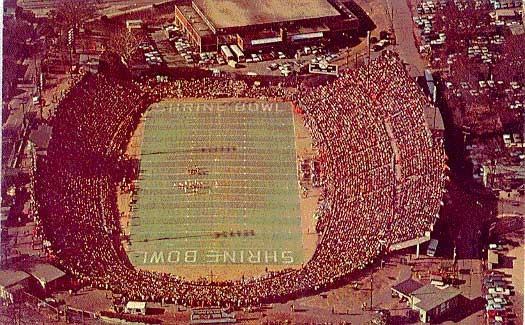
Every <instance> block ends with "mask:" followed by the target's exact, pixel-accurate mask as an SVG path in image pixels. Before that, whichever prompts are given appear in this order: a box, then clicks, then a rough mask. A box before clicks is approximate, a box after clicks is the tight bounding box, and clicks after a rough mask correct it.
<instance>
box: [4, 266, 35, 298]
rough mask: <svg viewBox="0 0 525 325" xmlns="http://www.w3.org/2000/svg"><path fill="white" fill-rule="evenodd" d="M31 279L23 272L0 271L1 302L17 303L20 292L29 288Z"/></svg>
mask: <svg viewBox="0 0 525 325" xmlns="http://www.w3.org/2000/svg"><path fill="white" fill-rule="evenodd" d="M29 279H30V276H29V274H27V273H25V272H22V271H13V270H0V302H1V303H3V304H7V305H9V304H11V303H13V302H16V301H17V296H18V294H19V293H20V291H23V290H24V289H25V288H27V287H28V286H29Z"/></svg>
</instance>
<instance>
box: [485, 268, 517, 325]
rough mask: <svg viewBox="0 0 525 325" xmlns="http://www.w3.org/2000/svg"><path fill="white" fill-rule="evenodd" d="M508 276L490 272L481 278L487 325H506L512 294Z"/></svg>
mask: <svg viewBox="0 0 525 325" xmlns="http://www.w3.org/2000/svg"><path fill="white" fill-rule="evenodd" d="M507 278H508V276H507V275H506V274H505V273H503V272H499V271H490V272H489V273H487V274H486V275H485V276H484V277H483V288H484V291H485V301H486V303H485V312H486V319H487V323H488V324H494V325H495V324H506V323H507V318H508V317H507V316H508V314H509V312H510V311H511V306H510V301H509V297H510V295H511V294H512V291H511V283H510V281H509V280H508V279H507Z"/></svg>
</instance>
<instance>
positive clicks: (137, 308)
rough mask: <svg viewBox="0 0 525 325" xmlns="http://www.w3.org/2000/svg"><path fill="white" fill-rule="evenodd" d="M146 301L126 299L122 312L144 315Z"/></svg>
mask: <svg viewBox="0 0 525 325" xmlns="http://www.w3.org/2000/svg"><path fill="white" fill-rule="evenodd" d="M146 308H147V306H146V302H145V301H128V303H127V304H126V307H124V312H125V313H128V314H133V315H146Z"/></svg>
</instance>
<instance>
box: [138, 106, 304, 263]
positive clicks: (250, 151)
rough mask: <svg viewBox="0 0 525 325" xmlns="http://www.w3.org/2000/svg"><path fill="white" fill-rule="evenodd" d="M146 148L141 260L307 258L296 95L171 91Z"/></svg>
mask: <svg viewBox="0 0 525 325" xmlns="http://www.w3.org/2000/svg"><path fill="white" fill-rule="evenodd" d="M141 148H142V149H141V167H140V168H141V173H140V177H139V181H138V182H137V187H138V188H139V190H138V197H137V203H136V205H135V206H134V209H133V216H134V217H133V218H132V219H131V220H130V233H131V245H130V247H129V250H128V255H129V256H130V259H131V260H132V262H133V264H134V265H136V266H137V267H146V268H148V267H156V266H161V265H164V266H166V267H168V268H169V267H170V266H173V267H174V268H177V267H180V266H182V265H209V266H211V265H220V264H223V265H224V264H226V265H232V264H233V265H240V264H245V265H246V266H255V265H260V266H266V265H282V266H285V265H289V266H292V265H297V264H300V263H302V262H303V260H304V253H303V249H302V230H301V213H300V210H299V193H298V190H299V187H298V183H297V170H296V168H297V167H296V166H297V165H296V149H295V142H294V127H293V119H292V110H291V107H290V105H289V104H287V103H276V102H272V103H263V102H233V103H232V102H206V103H203V102H187V103H181V102H170V101H164V102H161V103H159V104H156V105H155V107H153V108H152V109H151V110H150V111H149V112H148V113H147V117H146V122H145V129H144V136H143V140H142V145H141ZM166 267H163V268H162V269H163V270H166Z"/></svg>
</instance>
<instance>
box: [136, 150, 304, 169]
mask: <svg viewBox="0 0 525 325" xmlns="http://www.w3.org/2000/svg"><path fill="white" fill-rule="evenodd" d="M146 154H147V153H146ZM287 156H288V155H287ZM257 157H260V158H262V159H259V160H264V162H267V163H280V164H281V163H283V162H287V163H294V164H295V161H296V160H295V156H294V160H282V159H280V160H267V159H264V158H263V157H261V155H257ZM191 158H192V159H194V160H203V161H205V162H206V161H209V159H210V157H197V156H193V157H191ZM199 158H200V159H199ZM188 160H189V157H184V158H174V159H170V160H142V161H141V163H148V164H151V163H154V164H155V163H171V162H175V161H188ZM220 161H235V162H239V163H241V162H242V163H244V161H241V160H240V158H239V159H228V158H221V159H220ZM246 161H247V162H248V163H257V161H256V160H251V159H249V160H246ZM217 166H219V167H237V166H231V164H230V165H228V164H226V165H217Z"/></svg>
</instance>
